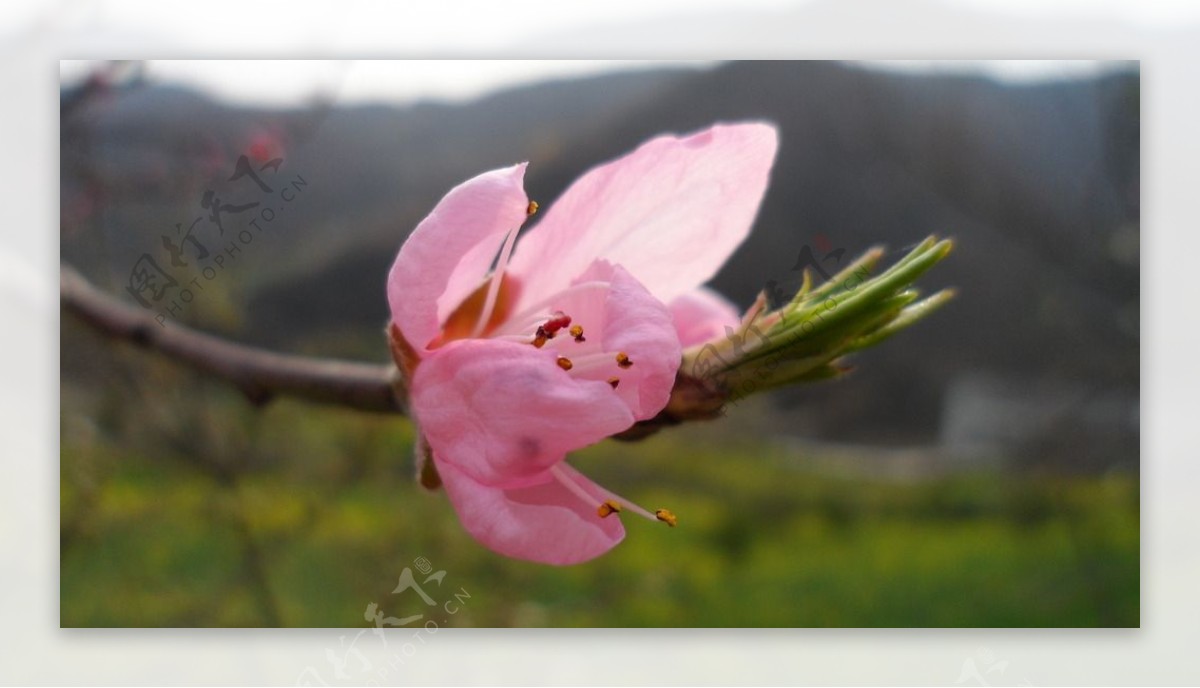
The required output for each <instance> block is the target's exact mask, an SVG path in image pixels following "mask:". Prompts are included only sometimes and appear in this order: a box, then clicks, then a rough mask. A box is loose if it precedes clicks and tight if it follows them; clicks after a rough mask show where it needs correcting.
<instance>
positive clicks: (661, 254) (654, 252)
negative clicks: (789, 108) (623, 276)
mask: <svg viewBox="0 0 1200 688" xmlns="http://www.w3.org/2000/svg"><path fill="white" fill-rule="evenodd" d="M776 139H777V137H776V132H775V128H774V127H773V126H771V125H769V124H763V123H750V124H736V125H717V126H714V127H712V128H710V129H706V130H704V131H702V132H699V133H696V134H692V135H690V136H687V137H684V138H677V137H674V136H661V137H658V138H655V139H652V140H650V141H648V142H646V143H644V144H642V145H641V147H639V148H638V149H637V150H636V151H634V152H633V153H631V154H629V155H627V156H625V157H623V158H620V159H618V160H616V161H614V162H610V163H608V164H605V165H601V166H600V167H597V168H595V169H593V170H591V171H590V172H588V173H586V174H585V175H583V176H582V177H580V178H579V179H578V180H577V181H576V182H575V183H574V184H573V185H572V186H571V187H570V188H569V189H567V191H566V192H565V193H564V194H563V195H562V197H561V198H559V199H558V200H557V201H555V202H554V203H553V204H552V205H551V207H550V209H549V210H548V211H546V213H545V216H544V217H543V218H542V219H541V221H540V222H539V223H538V225H537V226H536V227H534V228H533V229H531V230H530V231H529V232H528V234H527V236H525V237H523V238H522V240H521V242H520V243H519V245H518V246H517V251H516V254H515V256H514V257H513V261H512V263H511V264H510V272H511V273H512V274H514V275H516V276H518V277H519V278H520V280H521V283H522V286H523V289H522V297H521V298H520V299H518V303H517V306H516V307H517V309H518V310H519V309H521V308H524V307H525V306H527V305H528V304H530V303H532V302H533V301H535V300H536V298H537V295H539V294H547V293H551V292H554V291H557V290H559V289H562V288H563V287H564V286H565V285H567V284H569V283H570V281H571V279H573V278H574V277H575V276H577V275H579V274H580V273H582V272H583V270H584V269H586V268H587V266H588V265H590V264H591V262H592V261H593V260H595V259H597V258H603V259H605V260H608V261H610V262H612V263H616V264H619V265H621V266H623V267H624V268H625V269H627V270H628V271H629V272H630V273H631V274H633V276H634V277H636V278H637V279H638V280H639V281H640V282H641V283H642V284H643V285H645V287H646V288H647V289H648V290H649V291H650V293H652V294H654V295H655V296H656V297H658V298H659V300H661V301H663V302H664V303H669V302H670V301H672V300H674V299H675V298H676V297H678V296H681V295H683V294H685V293H687V292H689V291H691V290H692V289H694V288H696V287H698V286H700V285H701V284H703V283H705V282H707V281H708V280H709V279H710V278H711V277H712V276H713V275H714V274H715V273H716V271H717V270H718V269H719V268H720V267H721V265H722V264H724V262H725V260H726V259H727V258H728V257H729V256H730V254H732V253H733V251H734V250H735V249H736V248H737V247H738V245H739V244H741V243H742V240H743V239H745V238H746V235H747V234H748V233H749V231H750V225H751V223H752V222H753V221H754V216H755V214H756V213H757V212H758V206H759V202H760V201H761V199H762V196H763V192H764V191H765V190H766V187H767V178H768V175H769V173H770V169H771V164H772V162H773V161H774V157H775V148H776Z"/></svg>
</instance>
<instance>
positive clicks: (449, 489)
mask: <svg viewBox="0 0 1200 688" xmlns="http://www.w3.org/2000/svg"><path fill="white" fill-rule="evenodd" d="M434 461H435V462H437V463H438V468H439V470H440V472H441V476H442V481H443V483H444V484H445V486H446V494H447V495H448V496H449V497H450V503H451V504H453V505H454V510H455V511H456V512H457V513H458V518H459V520H460V521H461V522H462V524H463V527H464V528H466V530H467V532H468V533H470V534H471V535H472V536H474V537H475V539H476V540H479V542H481V543H483V544H484V545H486V546H487V547H489V548H491V549H493V550H495V551H496V552H499V553H500V554H503V555H505V556H509V557H514V558H517V559H526V560H529V561H536V562H541V563H544V564H556V565H560V566H561V565H567V564H578V563H580V562H584V561H587V560H589V559H594V558H595V557H598V556H600V555H601V554H604V553H605V552H607V551H608V550H610V549H612V548H613V547H614V546H615V545H616V544H617V543H618V542H620V541H621V540H622V538H624V537H625V528H624V527H623V526H622V525H621V521H620V519H618V518H617V517H615V516H610V517H608V518H600V516H599V515H597V513H596V507H597V506H598V505H599V504H600V503H602V502H603V501H604V500H605V499H607V496H606V495H604V494H602V493H601V492H600V491H599V489H598V488H597V487H596V485H595V484H594V483H592V482H591V481H590V480H588V479H587V478H584V477H583V476H582V475H580V474H579V473H578V472H577V471H575V470H574V469H572V468H571V467H569V466H567V465H566V464H561V465H560V470H563V471H565V472H566V473H567V474H568V475H570V476H571V477H572V478H573V479H574V480H575V482H576V483H578V484H579V486H580V487H581V488H583V490H584V491H585V492H587V493H588V494H590V495H593V496H594V497H595V498H596V502H595V504H587V503H585V502H584V501H583V500H582V499H580V498H579V497H577V496H576V495H574V494H573V493H571V492H570V491H568V490H567V489H566V488H565V487H563V486H562V485H561V484H560V483H558V481H556V480H554V478H553V477H551V476H550V474H549V473H542V474H541V475H539V476H537V477H536V478H535V479H533V480H531V481H528V482H527V483H526V484H525V485H524V486H522V487H513V488H503V487H494V486H489V485H484V484H482V483H479V482H478V481H476V480H474V479H473V478H472V477H471V476H470V475H468V474H467V473H465V472H463V471H461V470H460V469H458V468H457V467H456V466H455V465H454V464H451V463H448V462H445V461H442V460H441V457H440V456H439V455H438V454H436V453H435V454H434Z"/></svg>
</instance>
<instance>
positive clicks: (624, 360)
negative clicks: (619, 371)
mask: <svg viewBox="0 0 1200 688" xmlns="http://www.w3.org/2000/svg"><path fill="white" fill-rule="evenodd" d="M617 365H618V366H620V367H622V368H628V367H629V366H631V365H633V361H631V360H629V356H628V355H626V354H625V352H624V351H622V352H620V353H618V354H617Z"/></svg>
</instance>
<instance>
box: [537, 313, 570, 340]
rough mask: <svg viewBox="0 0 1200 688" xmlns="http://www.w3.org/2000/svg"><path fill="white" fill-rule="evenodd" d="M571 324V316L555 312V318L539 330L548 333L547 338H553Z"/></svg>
mask: <svg viewBox="0 0 1200 688" xmlns="http://www.w3.org/2000/svg"><path fill="white" fill-rule="evenodd" d="M570 324H571V316H569V315H566V314H565V313H563V312H562V311H555V312H554V317H552V318H550V319H549V320H547V321H546V324H545V325H542V326H541V328H539V329H541V330H542V331H544V332H545V333H546V336H547V337H551V338H553V337H554V335H556V334H558V331H559V330H561V329H562V328H564V327H566V326H568V325H570Z"/></svg>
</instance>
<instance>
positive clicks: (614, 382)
mask: <svg viewBox="0 0 1200 688" xmlns="http://www.w3.org/2000/svg"><path fill="white" fill-rule="evenodd" d="M608 384H609V385H610V386H611V387H612V388H613V389H616V388H617V385H619V384H621V378H619V377H610V378H608Z"/></svg>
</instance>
